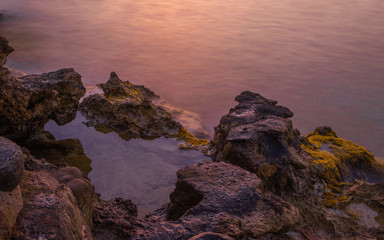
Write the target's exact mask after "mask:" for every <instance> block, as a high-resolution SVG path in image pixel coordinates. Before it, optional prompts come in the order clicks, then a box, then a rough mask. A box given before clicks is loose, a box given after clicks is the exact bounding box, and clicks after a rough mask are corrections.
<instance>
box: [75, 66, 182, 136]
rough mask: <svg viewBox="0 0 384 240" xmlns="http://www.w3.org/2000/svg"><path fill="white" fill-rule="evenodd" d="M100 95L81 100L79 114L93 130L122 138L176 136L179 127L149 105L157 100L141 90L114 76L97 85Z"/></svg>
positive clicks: (160, 109) (153, 106) (147, 90)
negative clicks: (108, 132)
mask: <svg viewBox="0 0 384 240" xmlns="http://www.w3.org/2000/svg"><path fill="white" fill-rule="evenodd" d="M100 86H101V88H102V89H103V91H104V94H94V95H91V96H89V97H87V98H85V99H84V100H83V102H82V103H81V104H80V112H81V113H82V114H83V115H84V116H85V117H86V119H87V120H88V123H87V125H89V126H94V127H95V129H96V130H98V131H101V132H103V131H104V132H105V131H112V130H113V131H116V132H117V133H118V134H119V135H120V136H121V137H122V138H124V139H130V138H153V137H160V136H173V135H176V134H177V133H178V132H179V131H180V130H181V129H182V126H181V124H180V123H178V122H176V121H175V120H173V119H172V117H171V115H170V114H169V113H168V112H167V111H166V110H164V109H163V108H162V107H159V106H156V105H154V104H153V103H152V99H153V98H158V96H157V95H156V94H155V93H153V92H152V91H151V90H149V89H147V88H145V87H144V86H138V85H133V84H131V83H129V82H128V81H125V82H124V81H121V80H120V79H119V78H118V76H117V75H116V74H115V73H113V72H112V73H111V76H110V78H109V80H108V81H107V82H106V83H104V84H100Z"/></svg>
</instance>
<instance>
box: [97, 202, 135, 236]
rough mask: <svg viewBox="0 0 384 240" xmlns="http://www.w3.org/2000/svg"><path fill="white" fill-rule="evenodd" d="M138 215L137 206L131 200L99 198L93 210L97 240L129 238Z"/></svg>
mask: <svg viewBox="0 0 384 240" xmlns="http://www.w3.org/2000/svg"><path fill="white" fill-rule="evenodd" d="M136 217H137V207H136V205H135V204H133V203H132V201H130V200H124V199H121V198H116V199H113V200H109V201H105V200H101V199H98V200H97V201H96V202H95V205H94V212H93V237H94V239H95V240H99V239H100V240H103V239H111V240H120V239H121V240H123V239H128V238H129V237H130V236H131V233H132V230H133V228H134V226H135V224H136Z"/></svg>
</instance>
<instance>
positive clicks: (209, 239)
mask: <svg viewBox="0 0 384 240" xmlns="http://www.w3.org/2000/svg"><path fill="white" fill-rule="evenodd" d="M189 240H234V239H233V238H231V237H230V236H227V235H224V234H219V233H213V232H205V233H200V234H199V235H196V236H194V237H191V238H190V239H189Z"/></svg>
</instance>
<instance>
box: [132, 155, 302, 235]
mask: <svg viewBox="0 0 384 240" xmlns="http://www.w3.org/2000/svg"><path fill="white" fill-rule="evenodd" d="M177 175H178V180H177V183H176V189H175V190H174V192H173V193H172V194H171V197H170V198H171V202H170V204H169V205H168V206H166V207H165V208H164V210H165V211H164V212H162V211H157V212H155V213H153V214H150V215H148V216H147V217H146V218H145V219H144V220H142V221H140V222H139V225H138V227H137V229H135V234H134V235H133V236H132V239H186V238H190V237H193V236H196V235H198V234H200V233H202V232H215V233H219V234H225V235H228V236H231V237H233V238H235V239H240V238H244V239H245V238H247V237H248V238H256V237H261V236H263V235H264V234H267V233H269V232H270V231H276V232H280V231H283V230H284V229H286V228H290V227H292V226H293V225H294V224H295V223H297V221H298V220H299V212H298V210H297V209H296V208H295V207H294V206H293V205H291V204H290V203H288V202H286V201H284V200H283V199H281V198H279V197H276V196H270V195H265V194H262V192H261V191H260V190H259V189H258V188H259V186H260V182H261V181H260V179H259V178H258V177H257V176H256V175H255V174H252V173H250V172H248V171H246V170H244V169H242V168H240V167H236V166H233V165H231V164H227V163H223V162H221V163H212V162H211V163H202V164H194V165H192V166H190V167H187V168H184V169H181V170H179V171H178V173H177ZM166 218H167V219H168V221H167V220H166ZM169 220H171V221H169ZM167 229H168V230H167ZM170 229H172V231H171V230H170ZM227 239H228V238H227Z"/></svg>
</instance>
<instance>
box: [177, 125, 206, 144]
mask: <svg viewBox="0 0 384 240" xmlns="http://www.w3.org/2000/svg"><path fill="white" fill-rule="evenodd" d="M176 137H177V139H179V140H183V141H185V143H186V144H190V145H192V146H204V145H207V144H208V143H209V140H207V139H199V138H196V137H195V136H193V135H192V133H190V132H188V130H187V129H185V128H181V129H180V130H179V132H178V133H177V135H176Z"/></svg>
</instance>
